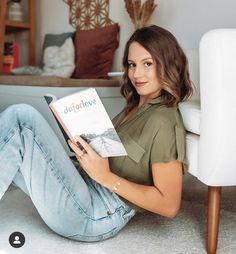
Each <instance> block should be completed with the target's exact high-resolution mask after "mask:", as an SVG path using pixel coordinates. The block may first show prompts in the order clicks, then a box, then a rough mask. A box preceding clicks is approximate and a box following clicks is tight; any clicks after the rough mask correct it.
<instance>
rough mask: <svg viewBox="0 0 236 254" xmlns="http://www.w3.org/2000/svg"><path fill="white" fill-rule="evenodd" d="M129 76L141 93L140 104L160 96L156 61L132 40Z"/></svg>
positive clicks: (129, 54) (129, 55) (129, 56)
mask: <svg viewBox="0 0 236 254" xmlns="http://www.w3.org/2000/svg"><path fill="white" fill-rule="evenodd" d="M128 77H129V79H130V81H131V83H132V84H133V86H134V87H135V89H136V91H137V93H138V94H139V95H140V101H139V106H141V105H143V104H145V103H148V102H149V101H150V100H152V99H154V98H156V97H158V96H159V95H160V92H161V85H160V83H159V80H158V77H157V71H156V63H155V62H154V60H153V58H152V56H151V55H150V53H149V52H148V51H147V50H146V49H145V48H144V47H142V46H141V45H140V44H139V43H138V42H132V43H131V44H130V47H129V53H128Z"/></svg>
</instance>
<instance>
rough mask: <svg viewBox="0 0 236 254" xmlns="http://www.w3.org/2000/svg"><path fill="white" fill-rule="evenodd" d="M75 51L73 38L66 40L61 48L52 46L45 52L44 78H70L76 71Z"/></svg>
mask: <svg viewBox="0 0 236 254" xmlns="http://www.w3.org/2000/svg"><path fill="white" fill-rule="evenodd" d="M74 58H75V50H74V44H73V41H72V39H71V38H68V39H66V41H65V43H64V44H63V45H62V46H61V47H58V46H51V47H47V48H45V50H44V54H43V64H44V66H43V73H42V75H43V76H58V77H64V78H69V77H70V76H71V74H72V73H73V71H74V68H75V64H74Z"/></svg>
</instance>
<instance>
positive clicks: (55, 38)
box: [43, 32, 75, 51]
mask: <svg viewBox="0 0 236 254" xmlns="http://www.w3.org/2000/svg"><path fill="white" fill-rule="evenodd" d="M74 35H75V32H67V33H61V34H46V35H45V37H44V42H43V51H44V50H45V48H47V47H51V46H59V47H60V46H62V45H63V44H64V42H65V40H66V39H68V38H72V40H73V39H74Z"/></svg>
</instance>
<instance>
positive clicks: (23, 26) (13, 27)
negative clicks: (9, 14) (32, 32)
mask: <svg viewBox="0 0 236 254" xmlns="http://www.w3.org/2000/svg"><path fill="white" fill-rule="evenodd" d="M5 26H6V33H14V32H20V31H23V30H29V29H30V24H29V23H28V22H19V21H12V20H6V21H5Z"/></svg>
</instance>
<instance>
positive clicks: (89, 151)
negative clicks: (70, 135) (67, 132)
mask: <svg viewBox="0 0 236 254" xmlns="http://www.w3.org/2000/svg"><path fill="white" fill-rule="evenodd" d="M76 140H77V141H78V142H79V143H80V144H81V145H82V147H83V148H84V149H85V151H86V152H87V153H94V150H93V149H92V148H91V147H90V145H89V144H88V143H87V142H86V141H85V140H84V139H83V138H81V137H79V136H78V137H76Z"/></svg>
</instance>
